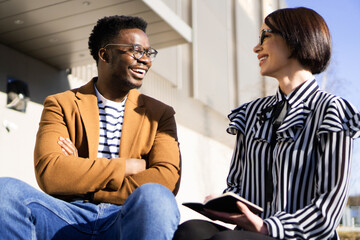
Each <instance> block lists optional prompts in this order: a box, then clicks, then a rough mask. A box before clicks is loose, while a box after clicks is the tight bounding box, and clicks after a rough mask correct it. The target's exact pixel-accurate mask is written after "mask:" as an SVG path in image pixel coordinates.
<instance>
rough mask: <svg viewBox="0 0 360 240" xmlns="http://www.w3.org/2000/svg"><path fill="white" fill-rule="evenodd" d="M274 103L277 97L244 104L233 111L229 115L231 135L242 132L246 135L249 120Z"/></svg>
mask: <svg viewBox="0 0 360 240" xmlns="http://www.w3.org/2000/svg"><path fill="white" fill-rule="evenodd" d="M274 101H275V96H268V97H263V98H257V99H255V100H253V101H250V102H246V103H243V104H241V105H240V106H239V107H237V108H235V109H233V110H232V111H231V113H230V114H229V115H228V118H229V120H230V123H229V127H228V129H227V132H228V133H230V134H237V132H238V131H239V130H240V131H241V132H243V133H244V132H245V126H246V122H247V120H248V119H254V118H255V117H256V116H257V114H259V113H260V112H261V110H262V109H264V108H266V107H268V106H270V105H271V104H273V102H274Z"/></svg>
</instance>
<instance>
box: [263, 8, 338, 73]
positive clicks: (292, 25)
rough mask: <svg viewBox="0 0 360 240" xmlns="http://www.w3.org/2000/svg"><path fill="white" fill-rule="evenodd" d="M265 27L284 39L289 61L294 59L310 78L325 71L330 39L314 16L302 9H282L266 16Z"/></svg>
mask: <svg viewBox="0 0 360 240" xmlns="http://www.w3.org/2000/svg"><path fill="white" fill-rule="evenodd" d="M265 24H266V25H267V26H268V27H269V28H270V29H272V30H274V31H275V32H279V33H280V34H281V35H282V36H283V37H284V39H285V41H286V43H287V45H288V46H289V48H290V51H291V55H290V58H296V59H297V60H298V61H299V62H300V64H302V65H303V66H304V67H305V68H306V69H309V70H310V71H311V72H312V73H313V74H317V73H321V72H323V71H324V70H325V69H326V67H327V66H328V64H329V61H330V57H331V36H330V31H329V28H328V26H327V24H326V22H325V20H324V19H323V18H322V17H321V16H320V15H319V14H318V13H317V12H315V11H314V10H312V9H309V8H304V7H299V8H283V9H279V10H276V11H274V12H272V13H271V14H269V15H268V16H267V17H266V18H265Z"/></svg>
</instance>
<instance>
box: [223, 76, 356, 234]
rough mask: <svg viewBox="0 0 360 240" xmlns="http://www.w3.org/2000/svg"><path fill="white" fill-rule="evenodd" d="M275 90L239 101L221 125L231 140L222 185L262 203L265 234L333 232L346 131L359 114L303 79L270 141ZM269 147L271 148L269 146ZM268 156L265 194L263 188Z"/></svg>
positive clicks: (344, 175)
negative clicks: (268, 182) (268, 189)
mask: <svg viewBox="0 0 360 240" xmlns="http://www.w3.org/2000/svg"><path fill="white" fill-rule="evenodd" d="M283 98H284V96H283V95H282V94H281V92H280V90H278V92H277V94H276V95H274V96H270V97H265V98H260V99H257V100H254V101H252V102H249V103H246V104H244V105H242V106H240V107H238V108H236V109H235V110H233V111H232V113H231V114H229V119H230V121H231V122H230V126H229V128H228V129H227V131H228V132H229V133H231V134H234V135H235V134H237V141H236V146H235V150H234V154H233V157H232V161H231V166H230V172H229V175H228V178H227V185H228V187H227V188H226V189H225V191H224V192H228V191H231V192H235V193H237V194H239V195H241V196H242V197H244V198H246V199H248V200H250V201H251V202H254V203H255V204H257V205H259V206H261V207H263V208H264V212H263V214H262V215H261V217H262V218H263V219H264V221H265V223H266V224H267V227H268V230H269V234H270V235H271V236H272V237H274V238H280V239H329V238H331V237H334V236H335V235H334V234H336V235H337V233H336V230H335V229H336V227H337V226H338V224H339V222H340V219H341V215H342V212H343V209H344V207H345V204H346V201H347V196H348V186H349V178H350V167H351V153H352V147H353V139H354V138H357V137H359V135H360V114H359V112H358V111H357V110H356V109H355V108H354V107H353V106H352V105H351V104H350V103H349V102H347V101H346V100H344V99H342V98H340V97H336V96H334V95H332V94H329V93H326V92H324V91H322V90H320V89H319V87H318V85H317V83H316V81H315V80H312V81H310V80H309V81H306V82H305V83H304V84H302V85H301V86H300V87H298V88H297V89H296V90H294V91H293V92H292V93H291V94H289V95H288V96H287V101H288V105H289V108H288V112H287V115H286V116H285V118H284V120H283V122H282V124H281V125H280V127H279V128H278V130H277V132H276V134H277V136H276V141H277V142H276V145H275V147H274V148H271V146H270V140H271V135H272V119H271V114H272V110H273V107H274V105H275V104H276V103H277V102H279V101H282V100H284V99H283ZM272 149H273V150H272ZM268 161H269V163H270V164H271V166H272V167H271V169H272V172H271V177H272V186H273V190H272V200H271V201H269V202H267V201H266V199H268V198H266V196H265V192H266V191H265V185H266V179H268V178H266V171H267V169H268V168H267V164H268Z"/></svg>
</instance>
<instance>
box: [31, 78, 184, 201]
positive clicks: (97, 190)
mask: <svg viewBox="0 0 360 240" xmlns="http://www.w3.org/2000/svg"><path fill="white" fill-rule="evenodd" d="M174 114H175V112H174V110H173V108H171V107H170V106H167V105H165V104H164V103H161V102H159V101H157V100H155V99H153V98H150V97H148V96H146V95H143V94H140V93H139V92H138V91H137V90H131V91H130V93H129V94H128V99H127V101H126V105H125V113H124V122H123V128H122V134H121V141H120V149H119V158H116V159H105V158H101V159H100V158H97V151H98V144H99V109H98V104H97V97H96V94H95V89H94V79H93V80H91V81H90V82H89V83H87V84H86V85H84V86H82V87H80V88H78V89H74V90H71V91H70V90H69V91H66V92H63V93H59V94H56V95H52V96H49V97H47V98H46V99H45V102H44V110H43V113H42V116H41V121H40V125H39V130H38V133H37V137H36V145H35V152H34V161H35V173H36V179H37V181H38V184H39V186H40V188H41V189H42V190H44V191H45V192H46V193H48V194H50V195H53V196H56V197H58V198H61V199H65V200H71V199H76V198H80V199H87V198H88V197H89V196H91V198H92V199H91V200H93V201H96V202H110V203H115V204H122V203H123V202H124V201H125V200H126V198H127V197H128V196H129V195H130V194H131V193H132V192H133V191H134V190H135V188H137V187H138V186H140V185H142V184H145V183H149V182H153V183H160V184H162V185H164V186H166V187H167V188H169V189H170V190H171V191H173V193H174V194H176V192H177V190H178V185H179V181H180V152H179V145H178V141H177V131H176V123H175V118H174ZM60 136H62V137H64V138H67V137H68V138H70V140H71V141H72V142H73V143H74V144H75V146H76V148H77V149H78V154H79V157H75V156H65V155H64V154H63V153H62V150H61V148H60V146H59V145H58V143H57V142H58V139H59V137H60ZM126 158H142V159H146V160H147V169H146V170H145V171H143V172H140V173H138V174H135V175H132V176H128V177H125V159H126Z"/></svg>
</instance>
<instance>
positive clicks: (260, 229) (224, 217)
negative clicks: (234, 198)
mask: <svg viewBox="0 0 360 240" xmlns="http://www.w3.org/2000/svg"><path fill="white" fill-rule="evenodd" d="M236 204H237V207H238V209H239V210H240V211H241V212H242V213H226V212H218V211H213V210H210V209H205V211H206V215H207V216H208V217H209V218H211V219H213V220H214V219H216V220H220V221H222V222H225V223H230V224H236V225H237V226H238V227H240V228H242V229H245V230H247V231H250V232H257V233H261V234H264V235H268V229H267V226H266V224H265V222H264V220H262V218H260V217H259V216H257V215H256V214H254V213H253V212H251V211H250V210H249V208H248V207H247V206H246V205H245V204H244V203H242V202H240V201H238V202H237V203H236Z"/></svg>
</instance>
